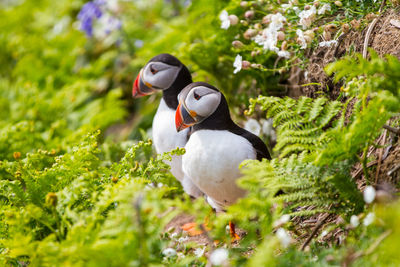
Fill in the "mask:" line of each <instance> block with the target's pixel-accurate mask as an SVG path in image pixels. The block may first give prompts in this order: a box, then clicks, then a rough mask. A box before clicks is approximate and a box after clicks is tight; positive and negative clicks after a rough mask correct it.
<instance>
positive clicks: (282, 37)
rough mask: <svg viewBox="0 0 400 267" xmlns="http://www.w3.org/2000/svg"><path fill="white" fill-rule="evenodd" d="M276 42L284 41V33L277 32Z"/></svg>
mask: <svg viewBox="0 0 400 267" xmlns="http://www.w3.org/2000/svg"><path fill="white" fill-rule="evenodd" d="M277 38H278V41H283V40H285V33H284V32H283V31H279V32H278V34H277Z"/></svg>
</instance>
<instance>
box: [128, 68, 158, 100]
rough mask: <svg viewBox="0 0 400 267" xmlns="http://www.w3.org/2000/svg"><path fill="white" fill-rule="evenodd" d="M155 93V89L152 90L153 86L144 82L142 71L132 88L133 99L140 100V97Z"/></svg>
mask: <svg viewBox="0 0 400 267" xmlns="http://www.w3.org/2000/svg"><path fill="white" fill-rule="evenodd" d="M154 91H155V90H154V89H153V88H151V84H146V83H144V82H143V79H142V70H140V72H139V74H138V76H137V77H136V80H135V82H134V83H133V86H132V97H133V98H139V97H142V96H145V95H150V94H152V93H153V92H154Z"/></svg>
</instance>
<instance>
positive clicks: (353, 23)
mask: <svg viewBox="0 0 400 267" xmlns="http://www.w3.org/2000/svg"><path fill="white" fill-rule="evenodd" d="M350 24H351V27H353V28H354V29H358V28H360V25H361V24H360V21H359V20H356V19H353V20H352V21H350Z"/></svg>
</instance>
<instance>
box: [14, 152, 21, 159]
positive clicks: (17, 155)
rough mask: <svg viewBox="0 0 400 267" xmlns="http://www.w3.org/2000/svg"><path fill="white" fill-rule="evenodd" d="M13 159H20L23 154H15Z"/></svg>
mask: <svg viewBox="0 0 400 267" xmlns="http://www.w3.org/2000/svg"><path fill="white" fill-rule="evenodd" d="M13 157H14V159H19V158H20V157H21V152H14V153H13Z"/></svg>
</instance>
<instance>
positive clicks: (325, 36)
mask: <svg viewBox="0 0 400 267" xmlns="http://www.w3.org/2000/svg"><path fill="white" fill-rule="evenodd" d="M322 36H323V37H324V40H325V41H330V40H332V35H331V33H330V32H328V31H324V32H323V33H322Z"/></svg>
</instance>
